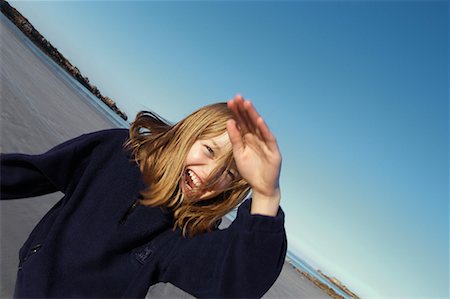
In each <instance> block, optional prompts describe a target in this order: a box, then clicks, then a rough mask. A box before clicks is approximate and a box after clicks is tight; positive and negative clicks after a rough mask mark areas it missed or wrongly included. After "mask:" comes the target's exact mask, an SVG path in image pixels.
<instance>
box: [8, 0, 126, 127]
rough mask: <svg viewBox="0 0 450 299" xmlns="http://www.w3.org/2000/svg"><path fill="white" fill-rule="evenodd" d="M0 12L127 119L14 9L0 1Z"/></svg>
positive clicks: (122, 114)
mask: <svg viewBox="0 0 450 299" xmlns="http://www.w3.org/2000/svg"><path fill="white" fill-rule="evenodd" d="M0 9H1V12H2V13H3V14H4V15H5V16H6V17H7V18H8V19H9V20H11V21H12V22H13V23H14V24H15V25H16V26H17V28H19V29H20V30H21V31H22V32H23V33H24V34H25V35H26V36H27V37H28V38H29V39H30V40H31V41H32V42H33V43H34V44H35V45H36V46H37V47H39V48H40V49H41V50H42V51H43V52H44V53H45V54H47V55H48V56H49V57H50V58H51V59H52V60H53V61H54V62H56V63H57V64H58V65H60V66H61V67H62V68H63V69H65V70H66V71H67V73H69V74H70V75H71V76H72V77H73V78H74V79H75V80H77V81H78V82H80V83H81V84H82V85H83V86H84V87H86V89H87V90H89V91H90V92H91V93H92V94H93V95H95V96H96V97H97V98H99V99H100V100H101V101H102V102H104V103H105V104H106V105H107V106H108V107H110V108H111V109H112V110H113V111H114V112H115V113H116V114H117V115H119V116H120V117H121V118H123V119H124V120H127V119H128V117H127V115H126V114H125V112H123V111H121V110H120V109H119V108H118V107H117V105H116V103H115V102H114V101H113V100H112V99H111V98H109V97H107V96H104V95H102V93H101V92H100V91H99V90H98V88H97V87H96V86H95V85H92V84H91V83H90V82H89V79H88V77H84V76H83V75H82V74H81V72H80V71H79V70H78V68H77V67H76V66H74V65H72V64H71V63H70V62H69V60H67V59H66V58H65V57H64V56H63V55H62V54H61V53H60V52H59V51H58V49H57V48H55V47H54V46H53V45H52V44H51V43H50V42H49V41H48V40H47V39H45V37H43V36H42V35H41V34H40V33H39V31H37V30H36V29H35V28H34V27H33V25H32V24H31V23H30V22H29V21H28V20H27V19H26V18H25V17H24V16H22V14H21V13H20V12H18V11H17V10H16V9H15V8H14V7H12V6H11V5H9V3H8V2H7V1H5V0H0Z"/></svg>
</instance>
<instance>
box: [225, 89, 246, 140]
mask: <svg viewBox="0 0 450 299" xmlns="http://www.w3.org/2000/svg"><path fill="white" fill-rule="evenodd" d="M242 102H243V98H242V96H240V95H237V96H235V97H234V99H232V100H230V101H229V102H228V108H229V109H230V110H231V112H232V113H233V117H234V119H235V120H236V122H237V126H238V127H239V129H240V131H241V134H242V135H244V134H246V133H247V132H249V131H250V129H249V128H248V126H247V125H246V122H245V121H244V117H243V115H242V113H241V110H240V109H239V106H240V105H241V103H242Z"/></svg>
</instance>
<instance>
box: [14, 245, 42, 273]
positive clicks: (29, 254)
mask: <svg viewBox="0 0 450 299" xmlns="http://www.w3.org/2000/svg"><path fill="white" fill-rule="evenodd" d="M41 248H42V244H40V243H37V244H35V245H33V246H30V249H29V250H28V252H27V254H26V255H25V256H24V257H23V259H20V261H19V270H21V269H22V267H23V265H24V263H25V262H26V261H27V260H29V259H30V258H31V257H32V256H34V255H35V254H36V253H37V252H38V251H39V250H40V249H41Z"/></svg>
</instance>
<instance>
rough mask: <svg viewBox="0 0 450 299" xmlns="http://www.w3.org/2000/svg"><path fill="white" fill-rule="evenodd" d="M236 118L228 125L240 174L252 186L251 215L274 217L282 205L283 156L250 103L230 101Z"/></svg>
mask: <svg viewBox="0 0 450 299" xmlns="http://www.w3.org/2000/svg"><path fill="white" fill-rule="evenodd" d="M228 107H229V108H230V110H231V111H232V113H233V115H234V119H231V120H229V121H228V123H227V130H228V135H229V136H230V140H231V144H232V145H233V156H234V159H235V162H236V166H237V169H238V171H239V174H240V175H241V176H242V177H243V178H244V179H245V180H247V182H248V183H249V184H250V186H251V187H252V199H253V200H252V206H251V211H250V213H251V214H261V215H267V216H275V215H276V214H277V211H278V207H279V205H280V198H281V193H280V185H279V178H280V169H281V153H280V150H279V149H278V144H277V141H276V139H275V136H274V135H273V134H272V132H270V129H269V127H268V126H267V124H266V123H265V121H264V119H263V118H262V117H261V116H260V115H259V114H258V112H256V109H255V108H254V106H253V104H252V103H251V102H250V101H249V100H244V98H243V97H242V96H240V95H237V96H235V97H234V99H232V100H230V101H228Z"/></svg>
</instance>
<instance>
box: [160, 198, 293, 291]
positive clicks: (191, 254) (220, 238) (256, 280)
mask: <svg viewBox="0 0 450 299" xmlns="http://www.w3.org/2000/svg"><path fill="white" fill-rule="evenodd" d="M250 203H251V199H250V200H247V201H246V202H244V203H243V204H242V205H241V207H240V208H239V210H238V215H237V217H236V219H235V221H234V222H233V223H232V224H231V225H230V227H229V228H227V229H224V230H217V231H214V232H211V233H205V234H202V235H200V236H197V237H194V238H192V239H190V240H187V241H185V243H184V244H183V246H180V247H179V249H178V250H175V252H176V254H174V256H172V257H171V262H169V263H170V264H169V266H168V267H167V269H165V271H164V274H163V280H162V281H164V282H170V283H172V284H174V285H176V286H177V287H179V288H181V289H183V290H184V291H186V292H188V293H190V294H191V295H193V296H195V297H198V298H260V297H262V296H263V295H264V294H265V293H266V292H267V291H268V290H269V289H270V287H271V286H272V285H273V284H274V282H275V281H276V279H277V278H278V276H279V274H280V272H281V269H282V267H283V264H284V260H285V256H286V249H287V240H286V233H285V229H284V213H283V211H282V209H281V208H280V209H279V211H278V214H277V215H276V216H275V217H270V216H263V215H251V214H250Z"/></svg>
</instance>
